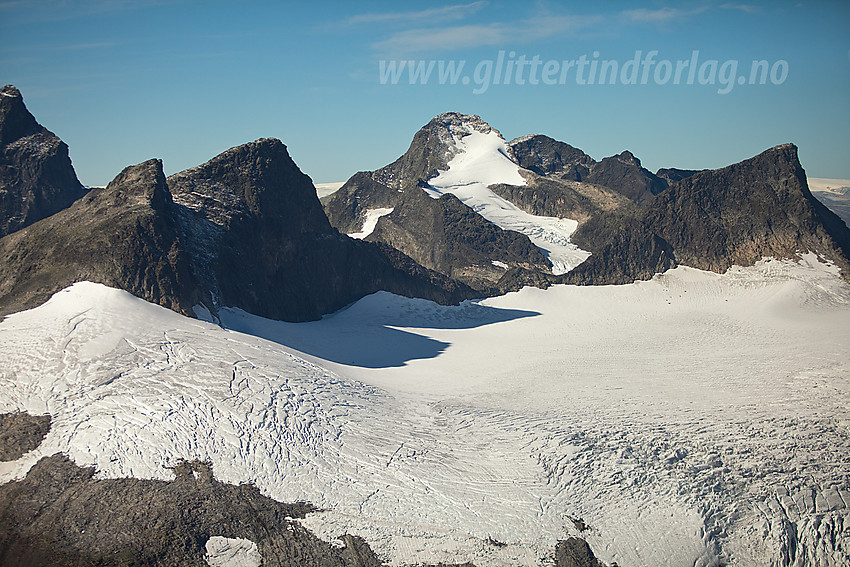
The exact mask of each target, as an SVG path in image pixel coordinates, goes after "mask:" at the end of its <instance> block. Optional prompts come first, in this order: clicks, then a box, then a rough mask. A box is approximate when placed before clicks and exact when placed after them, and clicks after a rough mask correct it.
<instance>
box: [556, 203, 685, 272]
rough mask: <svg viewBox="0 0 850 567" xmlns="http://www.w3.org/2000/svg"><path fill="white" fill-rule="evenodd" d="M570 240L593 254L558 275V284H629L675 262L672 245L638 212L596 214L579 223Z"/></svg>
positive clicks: (662, 269) (666, 268)
mask: <svg viewBox="0 0 850 567" xmlns="http://www.w3.org/2000/svg"><path fill="white" fill-rule="evenodd" d="M571 240H572V241H573V242H574V243H575V244H576V245H577V246H579V247H580V248H582V249H583V250H590V251H591V252H592V255H591V256H590V257H589V258H588V259H587V260H585V261H584V262H582V263H581V264H579V265H578V266H576V267H575V268H574V269H573V270H571V271H570V272H567V273H566V274H564V275H563V276H561V277H560V279H559V280H558V281H559V283H570V284H578V285H607V284H628V283H632V282H634V281H636V280H648V279H651V278H652V276H654V275H655V274H657V273H661V272H665V271H667V270H668V269H670V268H672V267H675V265H676V256H675V254H674V251H673V248H672V247H671V246H670V244H669V243H668V242H667V241H665V240H664V239H663V238H662V237H660V236H658V234H656V233H655V232H654V231H653V230H652V229H651V228H650V227H648V226H647V225H646V224H645V223H644V221H643V219H642V218H641V216H640V215H639V214H628V213H622V212H614V213H601V214H598V215H596V216H594V217H593V218H591V219H590V220H588V221H587V222H585V223H584V224H583V225H581V226H580V227H579V228H578V230H576V232H574V233H573V235H572V237H571Z"/></svg>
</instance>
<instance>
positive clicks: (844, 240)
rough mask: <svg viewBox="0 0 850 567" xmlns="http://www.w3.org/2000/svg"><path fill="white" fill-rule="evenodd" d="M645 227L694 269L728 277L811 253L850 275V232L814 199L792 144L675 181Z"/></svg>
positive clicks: (651, 207) (657, 202) (652, 205)
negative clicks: (736, 270) (768, 260)
mask: <svg viewBox="0 0 850 567" xmlns="http://www.w3.org/2000/svg"><path fill="white" fill-rule="evenodd" d="M645 223H646V224H647V226H649V227H651V228H652V229H653V230H654V231H655V232H656V233H657V234H658V235H659V236H661V237H662V238H664V239H665V240H666V241H667V242H668V243H669V244H670V245H671V246H672V247H673V249H674V250H675V253H676V259H677V260H678V262H680V263H682V264H686V265H688V266H692V267H696V268H702V269H706V270H713V271H716V272H723V271H725V270H726V269H728V268H729V267H730V266H732V265H733V264H738V265H743V266H748V265H752V264H753V263H755V262H756V261H758V260H760V259H761V258H762V257H765V256H774V257H778V258H792V257H794V256H795V255H796V254H797V253H799V252H807V251H813V252H817V253H819V254H821V255H822V256H824V257H825V258H827V259H829V260H832V261H833V262H835V263H836V264H837V265H838V266H839V267H841V268H842V270H843V271H844V274H845V277H848V276H850V271H848V270H850V261H848V258H850V231H849V230H848V229H847V226H846V225H845V224H844V223H843V222H842V221H841V219H839V218H838V217H837V216H836V215H835V214H834V213H832V212H831V211H830V210H829V209H827V208H826V207H825V206H824V205H823V204H821V203H820V202H819V201H818V200H817V199H815V198H814V197H813V196H812V194H811V192H810V191H809V189H808V185H807V182H806V175H805V172H804V171H803V168H802V166H801V165H800V161H799V159H798V158H797V148H796V146H794V145H793V144H785V145H782V146H777V147H775V148H771V149H769V150H767V151H765V152H763V153H761V154H759V155H757V156H755V157H753V158H751V159H748V160H746V161H743V162H741V163H737V164H734V165H730V166H728V167H724V168H722V169H718V170H713V171H704V172H701V173H696V174H694V175H692V176H690V177H688V178H686V179H683V180H682V181H679V182H678V183H675V184H674V185H672V186H671V187H670V188H669V189H668V190H667V191H665V192H663V193H662V194H660V195H658V197H656V198H655V200H654V201H653V202H652V203H650V204H649V205H648V206H647V210H646V217H645Z"/></svg>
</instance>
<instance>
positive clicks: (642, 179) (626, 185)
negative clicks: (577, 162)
mask: <svg viewBox="0 0 850 567" xmlns="http://www.w3.org/2000/svg"><path fill="white" fill-rule="evenodd" d="M582 181H586V182H587V183H593V184H595V185H602V186H603V187H607V188H609V189H611V190H614V191H617V192H619V193H621V194H622V195H624V196H626V197H628V198H629V199H631V200H632V201H634V202H635V203H636V204H638V205H641V204H643V203H644V202H646V201H648V200H650V199H651V198H652V196H653V195H657V194H658V193H660V192H661V191H663V190H664V188H665V187H666V186H667V184H666V183H665V182H664V181H663V180H661V179H659V178H658V177H656V176H655V174H653V173H652V172H651V171H649V170H647V169H645V168H643V167H642V166H641V164H640V160H639V159H637V158H636V157H635V156H634V155H633V154H632V153H631V152H629V151H625V152H623V153H621V154H619V155H616V156H611V157H607V158H604V159H603V160H602V161H600V162H599V163H597V164H596V165H594V166H593V168H592V169H591V170H590V173H588V174H587V176H586V177H585V178H584V179H582Z"/></svg>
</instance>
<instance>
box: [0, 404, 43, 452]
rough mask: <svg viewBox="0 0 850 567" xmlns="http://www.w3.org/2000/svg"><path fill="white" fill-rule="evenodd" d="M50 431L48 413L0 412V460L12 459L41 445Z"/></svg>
mask: <svg viewBox="0 0 850 567" xmlns="http://www.w3.org/2000/svg"><path fill="white" fill-rule="evenodd" d="M48 431H50V416H49V415H30V414H28V413H26V412H15V413H2V414H0V461H14V460H16V459H19V458H21V457H22V456H23V454H24V453H27V452H29V451H32V450H33V449H35V448H36V447H38V446H39V445H41V442H42V440H43V439H44V436H45V435H47V432H48Z"/></svg>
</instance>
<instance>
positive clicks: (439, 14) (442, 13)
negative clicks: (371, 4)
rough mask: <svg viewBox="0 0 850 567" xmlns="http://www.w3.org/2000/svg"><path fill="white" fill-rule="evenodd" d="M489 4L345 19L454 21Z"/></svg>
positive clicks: (356, 21) (354, 21) (366, 21)
mask: <svg viewBox="0 0 850 567" xmlns="http://www.w3.org/2000/svg"><path fill="white" fill-rule="evenodd" d="M486 5H487V2H486V1H485V0H479V1H477V2H471V3H469V4H456V5H453V6H442V7H439V8H430V9H428V10H418V11H409V12H384V13H372V14H356V15H354V16H351V17H349V18H347V19H346V20H345V22H344V23H345V24H347V25H359V24H376V23H388V22H393V23H407V24H417V23H421V22H423V21H429V22H438V21H453V20H460V19H463V18H465V17H466V16H468V15H470V14H473V13H475V12H477V11H478V10H480V9H481V8H483V7H484V6H486Z"/></svg>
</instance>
